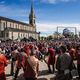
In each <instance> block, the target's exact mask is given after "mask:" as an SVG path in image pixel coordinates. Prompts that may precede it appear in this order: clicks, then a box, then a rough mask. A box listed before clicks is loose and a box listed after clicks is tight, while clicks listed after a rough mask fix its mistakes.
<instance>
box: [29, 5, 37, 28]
mask: <svg viewBox="0 0 80 80" xmlns="http://www.w3.org/2000/svg"><path fill="white" fill-rule="evenodd" d="M35 18H36V17H35V13H34V9H33V4H31V11H30V14H29V24H30V25H32V26H33V27H35V26H36V24H35Z"/></svg>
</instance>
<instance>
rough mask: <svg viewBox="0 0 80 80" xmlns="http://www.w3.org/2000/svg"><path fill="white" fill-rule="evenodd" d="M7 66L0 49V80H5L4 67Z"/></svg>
mask: <svg viewBox="0 0 80 80" xmlns="http://www.w3.org/2000/svg"><path fill="white" fill-rule="evenodd" d="M7 65H8V62H7V59H6V57H5V56H4V55H3V54H2V50H1V48H0V80H6V76H5V67H6V66H7Z"/></svg>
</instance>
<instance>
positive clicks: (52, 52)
mask: <svg viewBox="0 0 80 80" xmlns="http://www.w3.org/2000/svg"><path fill="white" fill-rule="evenodd" d="M48 53H49V58H48V70H49V73H52V72H51V67H50V65H52V68H53V73H54V64H55V50H54V49H53V48H49V50H48Z"/></svg>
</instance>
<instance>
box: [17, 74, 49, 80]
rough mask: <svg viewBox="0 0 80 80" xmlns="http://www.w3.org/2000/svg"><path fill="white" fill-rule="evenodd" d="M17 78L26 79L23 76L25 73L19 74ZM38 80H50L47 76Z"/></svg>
mask: <svg viewBox="0 0 80 80" xmlns="http://www.w3.org/2000/svg"><path fill="white" fill-rule="evenodd" d="M17 80H25V79H24V78H23V74H20V75H19V76H18V78H17ZM38 80H48V79H47V78H38Z"/></svg>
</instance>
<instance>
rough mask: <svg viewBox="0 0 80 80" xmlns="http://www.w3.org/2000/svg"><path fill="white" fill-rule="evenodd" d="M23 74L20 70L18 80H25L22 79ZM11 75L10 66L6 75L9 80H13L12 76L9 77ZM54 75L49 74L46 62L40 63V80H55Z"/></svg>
mask: <svg viewBox="0 0 80 80" xmlns="http://www.w3.org/2000/svg"><path fill="white" fill-rule="evenodd" d="M22 73H23V71H22V70H20V73H19V78H18V79H17V80H23V79H22V78H21V76H22V75H21V74H22ZM9 74H10V64H9V65H8V67H6V75H7V80H12V78H13V77H12V76H9ZM53 77H54V74H49V73H48V68H47V64H46V63H45V62H40V73H39V77H38V78H39V80H53Z"/></svg>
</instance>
